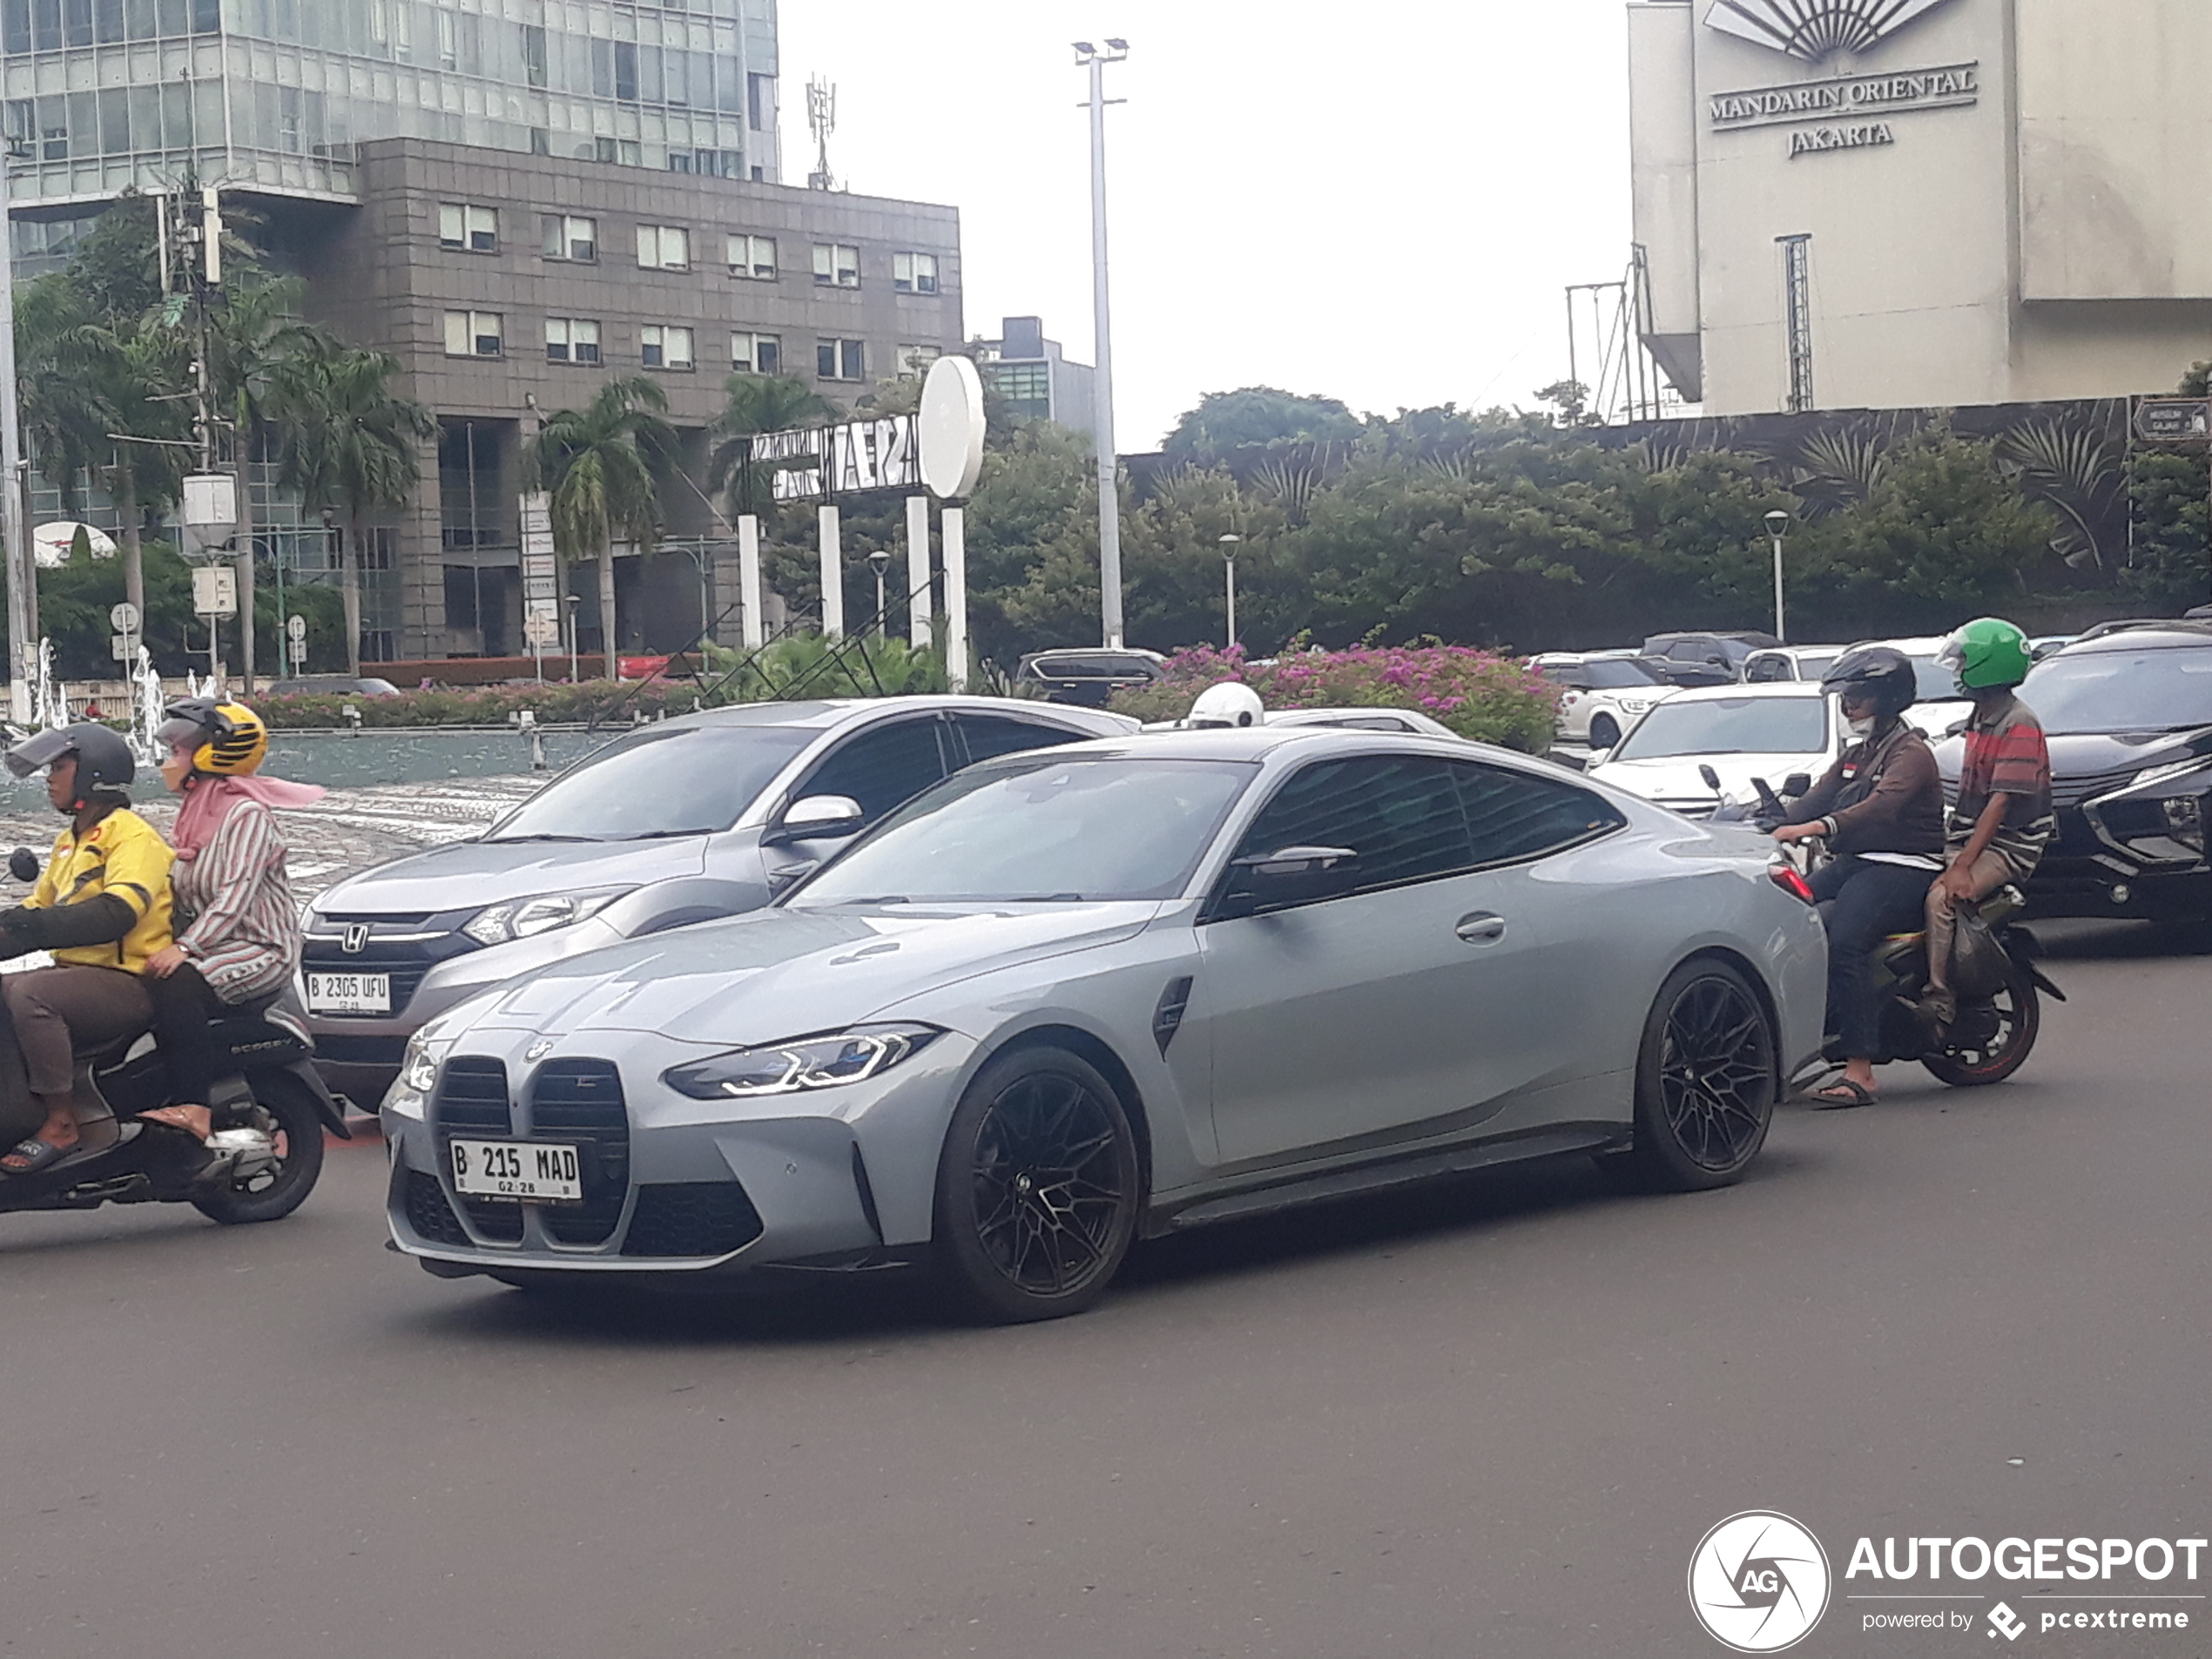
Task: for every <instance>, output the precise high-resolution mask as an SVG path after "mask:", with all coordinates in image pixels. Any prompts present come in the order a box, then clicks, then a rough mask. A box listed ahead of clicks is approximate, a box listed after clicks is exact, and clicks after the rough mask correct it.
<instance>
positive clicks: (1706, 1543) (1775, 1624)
mask: <svg viewBox="0 0 2212 1659" xmlns="http://www.w3.org/2000/svg"><path fill="white" fill-rule="evenodd" d="M1830 1582H1831V1575H1830V1572H1829V1568H1828V1552H1827V1551H1826V1550H1824V1549H1823V1548H1821V1547H1820V1541H1819V1540H1818V1539H1817V1538H1815V1537H1814V1536H1813V1535H1812V1534H1811V1532H1810V1531H1808V1530H1807V1529H1806V1528H1805V1527H1802V1526H1800V1525H1799V1524H1798V1523H1797V1522H1796V1521H1792V1520H1791V1519H1790V1517H1789V1516H1787V1515H1780V1514H1774V1513H1773V1512H1772V1511H1771V1510H1766V1509H1750V1510H1746V1511H1745V1512H1744V1513H1743V1514H1740V1515H1730V1517H1729V1518H1728V1519H1727V1520H1726V1521H1723V1522H1721V1524H1720V1525H1719V1526H1717V1527H1714V1528H1713V1529H1712V1531H1710V1532H1709V1533H1707V1534H1705V1537H1704V1540H1703V1542H1701V1543H1700V1544H1699V1545H1698V1546H1697V1550H1696V1554H1693V1555H1692V1556H1691V1557H1690V1558H1689V1606H1690V1610H1691V1611H1692V1612H1693V1613H1695V1614H1696V1615H1697V1622H1698V1623H1700V1624H1702V1625H1703V1626H1704V1627H1705V1630H1706V1633H1707V1634H1708V1635H1710V1636H1711V1637H1712V1638H1713V1640H1714V1641H1716V1642H1719V1643H1721V1644H1722V1645H1723V1647H1728V1648H1733V1649H1735V1650H1736V1651H1737V1652H1738V1653H1780V1652H1781V1651H1782V1650H1783V1649H1785V1648H1794V1647H1796V1646H1797V1643H1799V1642H1803V1641H1804V1639H1805V1638H1806V1637H1807V1636H1809V1635H1811V1634H1812V1632H1813V1628H1814V1627H1815V1626H1816V1625H1817V1624H1818V1623H1819V1622H1820V1615H1822V1614H1824V1613H1825V1612H1826V1611H1827V1610H1828V1593H1829V1588H1830Z"/></svg>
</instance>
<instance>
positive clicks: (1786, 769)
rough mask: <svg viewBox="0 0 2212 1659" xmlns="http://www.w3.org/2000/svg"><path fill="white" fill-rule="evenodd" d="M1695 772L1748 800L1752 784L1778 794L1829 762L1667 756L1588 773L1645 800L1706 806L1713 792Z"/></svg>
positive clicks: (1812, 757)
mask: <svg viewBox="0 0 2212 1659" xmlns="http://www.w3.org/2000/svg"><path fill="white" fill-rule="evenodd" d="M1700 766H1710V767H1711V768H1712V769H1713V770H1714V771H1715V772H1718V773H1719V774H1720V779H1721V789H1722V792H1723V793H1724V794H1727V795H1729V796H1731V797H1746V798H1748V797H1749V796H1750V793H1751V779H1754V778H1764V779H1766V780H1767V782H1768V783H1769V784H1770V785H1772V786H1774V787H1775V788H1776V789H1777V790H1778V789H1780V788H1781V787H1782V780H1783V779H1785V778H1787V777H1788V776H1789V775H1790V774H1791V772H1811V774H1812V775H1813V776H1814V777H1815V778H1817V777H1818V776H1819V775H1820V774H1821V773H1822V772H1825V771H1827V770H1828V766H1829V759H1828V757H1827V756H1826V755H1820V754H1754V755H1687V756H1683V755H1670V756H1669V757H1668V758H1666V759H1662V760H1608V761H1607V762H1606V763H1605V764H1604V765H1602V766H1597V767H1594V768H1593V769H1592V770H1591V772H1590V776H1591V777H1592V778H1593V779H1596V781H1598V782H1599V783H1602V784H1611V785H1612V786H1614V787H1615V789H1625V790H1627V791H1628V792H1629V793H1630V794H1631V795H1641V796H1642V797H1643V798H1644V799H1646V800H1710V799H1712V798H1713V792H1712V791H1711V790H1710V789H1709V788H1707V787H1706V785H1705V780H1704V779H1703V778H1702V777H1700V776H1699V775H1698V772H1697V769H1698V767H1700Z"/></svg>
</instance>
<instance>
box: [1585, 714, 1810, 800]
mask: <svg viewBox="0 0 2212 1659" xmlns="http://www.w3.org/2000/svg"><path fill="white" fill-rule="evenodd" d="M1845 741H1846V738H1845V734H1844V719H1843V711H1842V709H1841V708H1840V706H1839V705H1838V699H1836V698H1832V697H1828V696H1826V695H1824V694H1823V692H1822V691H1821V689H1820V687H1819V686H1818V685H1814V684H1811V683H1809V682H1806V681H1804V680H1787V681H1783V682H1781V683H1779V684H1776V685H1710V686H1700V687H1698V688H1696V690H1694V691H1682V692H1678V693H1676V695H1675V696H1673V697H1671V698H1668V699H1667V700H1666V701H1665V702H1664V703H1662V704H1661V705H1659V706H1658V707H1657V708H1656V709H1654V710H1652V711H1651V712H1650V713H1649V714H1648V715H1646V716H1645V717H1644V718H1643V719H1642V723H1641V724H1639V725H1637V727H1636V729H1635V731H1633V732H1629V735H1628V736H1627V737H1626V738H1622V741H1621V745H1620V746H1619V747H1618V748H1616V749H1615V750H1614V751H1613V752H1612V753H1610V754H1609V755H1604V756H1601V757H1599V758H1598V761H1597V764H1596V765H1593V766H1591V768H1590V769H1589V776H1590V778H1591V779H1593V780H1595V782H1598V783H1602V784H1610V785H1611V786H1613V787H1614V788H1615V789H1625V790H1627V791H1628V792H1629V793H1630V794H1632V795H1640V796H1642V798H1643V799H1646V800H1649V801H1655V802H1656V803H1657V804H1658V805H1660V806H1667V807H1671V808H1672V809H1673V810H1675V811H1676V812H1678V813H1682V814H1683V816H1684V817H1688V818H1710V817H1711V816H1712V814H1713V811H1714V808H1716V806H1719V805H1720V802H1721V799H1722V798H1723V796H1724V797H1725V798H1726V799H1730V800H1740V801H1748V800H1751V799H1755V798H1756V792H1755V791H1754V790H1753V789H1752V786H1751V780H1752V779H1754V778H1764V779H1765V780H1766V781H1767V783H1768V784H1769V785H1770V786H1771V787H1772V788H1773V789H1774V790H1775V791H1776V792H1777V793H1779V792H1781V790H1782V787H1783V784H1784V780H1785V779H1789V778H1790V777H1791V776H1792V775H1794V774H1796V773H1799V772H1802V773H1804V775H1805V776H1806V777H1807V778H1808V779H1817V778H1819V777H1820V775H1821V774H1822V773H1823V772H1826V771H1827V770H1828V768H1829V767H1830V766H1831V765H1834V764H1835V762H1836V757H1837V756H1838V755H1839V754H1841V753H1842V752H1843V751H1844V743H1845ZM1706 766H1710V767H1711V768H1712V770H1713V772H1715V773H1716V775H1717V776H1718V778H1719V779H1720V786H1721V792H1720V794H1718V795H1716V794H1715V792H1714V791H1713V786H1711V785H1710V784H1709V783H1707V782H1706V781H1705V779H1704V776H1703V772H1701V770H1700V768H1702V767H1706Z"/></svg>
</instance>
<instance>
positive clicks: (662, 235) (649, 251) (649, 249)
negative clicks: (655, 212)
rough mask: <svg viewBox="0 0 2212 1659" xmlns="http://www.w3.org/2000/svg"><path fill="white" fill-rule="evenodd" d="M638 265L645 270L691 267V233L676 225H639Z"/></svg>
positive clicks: (675, 269) (673, 269)
mask: <svg viewBox="0 0 2212 1659" xmlns="http://www.w3.org/2000/svg"><path fill="white" fill-rule="evenodd" d="M637 265H638V268H639V269H640V270H645V271H688V270H690V269H691V232H689V231H687V230H684V229H682V228H680V227H678V226H674V225H640V226H638V227H637Z"/></svg>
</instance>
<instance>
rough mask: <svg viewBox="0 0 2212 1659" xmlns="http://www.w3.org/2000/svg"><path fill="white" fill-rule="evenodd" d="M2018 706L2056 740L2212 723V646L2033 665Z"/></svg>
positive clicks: (2094, 654)
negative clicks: (2029, 711)
mask: <svg viewBox="0 0 2212 1659" xmlns="http://www.w3.org/2000/svg"><path fill="white" fill-rule="evenodd" d="M2020 700H2021V701H2023V702H2024V703H2026V704H2027V706H2028V707H2030V708H2031V709H2033V710H2034V711H2035V718H2037V719H2039V720H2040V721H2041V722H2042V723H2043V729H2044V731H2046V732H2051V733H2053V734H2054V735H2055V736H2060V737H2064V736H2069V735H2072V734H2074V733H2078V732H2180V731H2185V730H2188V729H2190V728H2193V727H2195V726H2201V725H2212V645H2185V646H2181V647H2178V648H2172V649H2167V650H2160V651H2088V652H2084V653H2081V654H2079V655H2076V654H2074V653H2073V652H2068V653H2067V654H2066V655H2065V656H2062V657H2054V658H2051V659H2050V660H2049V661H2047V662H2045V663H2040V664H2037V665H2036V668H2035V671H2033V673H2031V674H2030V675H2029V676H2028V677H2027V685H2024V686H2022V687H2021V688H2020Z"/></svg>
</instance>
